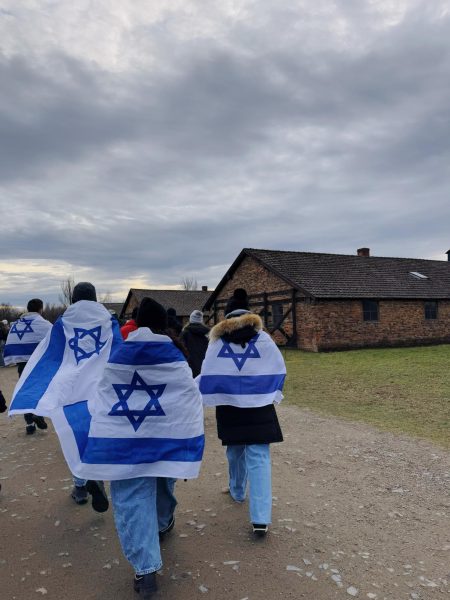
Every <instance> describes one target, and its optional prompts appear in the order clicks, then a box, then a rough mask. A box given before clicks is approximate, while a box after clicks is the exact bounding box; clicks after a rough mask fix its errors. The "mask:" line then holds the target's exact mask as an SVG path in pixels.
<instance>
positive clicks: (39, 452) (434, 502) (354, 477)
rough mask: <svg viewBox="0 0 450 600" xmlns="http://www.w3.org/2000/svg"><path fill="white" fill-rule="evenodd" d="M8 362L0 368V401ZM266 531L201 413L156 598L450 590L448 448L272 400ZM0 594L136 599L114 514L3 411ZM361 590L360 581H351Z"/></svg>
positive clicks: (43, 439) (388, 595) (322, 599)
mask: <svg viewBox="0 0 450 600" xmlns="http://www.w3.org/2000/svg"><path fill="white" fill-rule="evenodd" d="M15 377H16V372H15V370H14V369H12V368H9V369H0V388H1V389H2V390H3V392H4V393H5V396H6V397H7V400H8V402H9V398H10V395H11V392H12V388H13V385H14V383H15ZM279 415H280V420H281V422H282V427H283V431H284V434H285V442H284V443H283V444H278V445H275V446H273V454H272V456H273V472H274V478H273V479H274V485H273V494H274V515H273V526H272V528H271V532H270V534H269V536H268V537H267V539H265V540H254V539H253V537H252V534H250V532H249V525H248V516H247V506H246V504H244V505H236V504H234V503H233V502H232V501H231V500H230V499H229V497H228V496H226V495H225V494H222V493H221V489H222V488H223V487H224V486H225V485H226V484H227V476H226V462H225V458H224V452H223V449H222V447H221V446H220V445H219V443H218V441H217V439H216V436H215V423H214V415H213V412H211V411H208V413H207V416H206V428H207V449H206V456H205V460H204V464H203V468H202V473H201V477H200V478H199V479H198V480H197V481H190V482H187V483H185V482H179V483H178V484H177V494H178V499H179V507H178V511H177V522H176V527H175V529H174V531H173V532H172V534H171V535H170V536H169V537H168V539H167V541H165V542H164V543H163V560H164V568H163V570H162V572H161V577H160V578H159V583H160V592H159V594H158V597H159V598H167V599H169V598H170V599H171V600H181V599H183V600H186V599H188V598H204V599H205V600H208V598H209V599H214V600H219V599H220V600H222V599H227V600H245V599H248V600H259V599H263V598H264V599H268V600H272V599H276V598H284V599H285V598H308V599H311V600H327V599H334V598H351V597H354V596H355V594H357V596H356V597H358V598H372V599H375V598H376V599H386V600H387V599H389V600H401V599H405V600H406V599H428V598H430V599H433V598H450V518H449V517H450V494H449V491H450V453H449V452H446V451H444V450H442V449H440V448H437V447H435V446H433V445H431V444H428V443H426V442H421V441H416V440H412V439H410V438H406V437H397V436H394V435H391V434H389V433H383V432H379V431H377V430H375V429H373V428H371V427H368V426H365V425H361V424H359V423H357V424H355V423H347V422H343V421H340V420H337V419H333V418H323V417H321V416H318V415H316V414H314V413H311V412H308V411H303V410H299V409H297V408H295V407H289V406H281V408H280V409H279ZM0 482H1V483H2V487H3V489H2V492H1V493H0V527H1V533H0V540H1V541H0V597H1V599H2V600H11V599H17V600H29V599H33V598H39V597H41V596H45V597H46V598H47V599H48V600H62V599H68V600H94V599H95V600H106V599H108V600H111V599H113V600H122V599H123V600H128V599H130V600H131V599H133V598H134V600H137V598H138V596H135V595H134V593H133V592H132V590H131V579H132V576H133V574H132V569H131V567H130V566H129V565H128V563H127V561H126V560H125V559H124V558H123V556H122V553H121V550H120V548H119V545H118V541H117V536H116V533H115V530H114V525H113V521H112V513H111V512H108V513H106V514H105V515H98V514H96V513H94V512H93V511H92V510H91V508H90V506H82V507H77V506H76V505H75V504H74V503H73V501H72V500H71V499H70V496H69V494H70V489H71V480H70V475H69V474H68V472H67V469H66V466H65V463H64V460H63V458H62V455H61V452H60V449H59V444H58V441H57V438H56V436H55V434H54V432H53V430H52V428H51V427H50V428H49V430H48V431H47V432H40V431H39V432H37V433H36V434H35V435H34V436H28V437H26V436H25V427H24V423H23V420H22V419H21V418H17V417H16V418H14V419H13V420H8V419H7V418H6V416H5V415H0ZM356 590H357V591H356Z"/></svg>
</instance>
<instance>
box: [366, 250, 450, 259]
mask: <svg viewBox="0 0 450 600" xmlns="http://www.w3.org/2000/svg"><path fill="white" fill-rule="evenodd" d="M356 252H357V253H358V256H370V248H358V250H357V251H356ZM449 252H450V250H449ZM449 260H450V259H449Z"/></svg>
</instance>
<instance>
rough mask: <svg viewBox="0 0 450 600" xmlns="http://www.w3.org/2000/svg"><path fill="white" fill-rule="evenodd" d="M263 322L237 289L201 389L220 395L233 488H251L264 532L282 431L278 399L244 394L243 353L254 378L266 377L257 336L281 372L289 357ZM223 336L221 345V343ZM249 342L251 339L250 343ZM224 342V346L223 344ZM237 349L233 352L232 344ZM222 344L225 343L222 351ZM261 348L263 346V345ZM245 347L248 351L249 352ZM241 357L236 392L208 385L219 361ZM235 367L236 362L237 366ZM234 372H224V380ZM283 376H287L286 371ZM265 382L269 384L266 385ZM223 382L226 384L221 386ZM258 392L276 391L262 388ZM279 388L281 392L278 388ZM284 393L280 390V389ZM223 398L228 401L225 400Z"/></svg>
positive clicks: (216, 330) (237, 495)
mask: <svg viewBox="0 0 450 600" xmlns="http://www.w3.org/2000/svg"><path fill="white" fill-rule="evenodd" d="M262 330H263V324H262V321H261V318H260V317H259V316H258V315H255V314H252V313H251V312H250V311H249V303H248V297H247V293H246V292H245V290H243V289H242V288H238V289H237V290H235V292H234V294H233V296H232V298H231V299H230V300H229V301H228V303H227V306H226V308H225V320H224V321H221V322H220V323H218V324H217V325H215V326H214V327H213V328H212V330H211V332H210V335H209V337H210V347H209V348H208V352H207V356H206V359H205V361H204V362H203V365H202V370H201V374H200V380H199V385H200V391H201V392H202V393H204V394H206V393H210V394H212V395H213V396H215V398H214V400H213V403H209V402H208V401H206V402H205V400H206V396H205V395H204V402H205V403H206V404H207V405H208V404H209V405H210V406H213V405H215V406H216V421H217V433H218V437H219V439H220V440H221V441H222V445H223V446H226V456H227V459H228V470H229V489H228V491H229V493H230V495H231V497H232V498H233V500H235V501H236V502H244V501H245V498H246V494H247V487H248V488H249V512H250V521H251V523H252V527H253V532H254V533H255V534H256V535H258V536H261V537H263V536H265V535H266V533H267V531H268V526H269V524H270V523H271V522H272V473H271V461H270V444H272V443H275V442H282V441H283V435H282V432H281V428H280V424H279V422H278V418H277V414H276V411H275V406H274V404H273V400H269V401H270V404H267V405H265V406H259V405H258V406H245V407H243V406H242V404H243V403H244V405H245V403H246V399H245V394H244V396H243V392H242V387H243V386H244V385H245V382H244V380H245V379H246V377H245V376H243V377H242V378H241V379H240V377H241V376H242V374H243V373H244V372H245V371H244V370H243V371H241V369H242V367H243V364H244V362H245V361H246V359H245V360H244V358H243V357H244V356H247V355H248V356H249V357H250V358H251V359H252V361H251V369H252V371H251V374H252V375H253V376H250V377H248V378H247V379H251V380H255V379H258V377H261V376H262V379H263V380H264V371H261V369H264V368H265V366H264V365H262V366H261V367H259V366H258V365H259V364H260V363H259V362H258V361H255V360H253V357H257V358H260V356H259V352H258V351H257V346H255V344H257V340H258V338H263V340H264V341H263V344H264V345H265V347H266V349H267V348H268V349H269V354H270V356H274V357H275V359H276V364H277V366H278V368H279V369H280V371H284V372H285V366H284V361H283V360H282V357H281V354H280V352H279V350H278V349H277V348H276V346H275V343H274V342H273V340H271V339H270V337H269V336H268V335H267V334H266V333H262ZM219 340H221V342H220V344H219V346H217V342H218V341H219ZM249 342H250V344H249ZM222 344H223V346H222ZM231 345H233V346H234V348H236V350H235V351H233V348H232V346H231ZM218 347H221V350H220V352H218V351H217V350H218ZM260 349H261V347H260ZM246 352H248V354H247V355H246ZM231 359H233V361H236V368H235V370H236V377H231V379H235V383H236V385H235V386H234V387H235V391H234V392H233V390H229V389H228V388H227V389H226V390H224V389H223V386H224V385H228V384H226V383H222V384H221V383H219V384H218V386H219V387H218V388H217V389H214V390H211V389H209V390H208V386H210V385H215V384H212V383H211V384H210V383H208V381H214V380H220V376H219V375H218V373H219V372H220V368H221V367H220V365H219V361H228V365H232V364H233V363H232V362H231ZM232 368H234V367H232ZM227 379H228V380H229V379H230V377H228V378H227V377H226V376H225V377H224V379H223V381H224V382H225V381H226V380H227ZM282 380H283V381H284V377H283V376H282ZM262 385H263V386H264V385H265V384H264V383H263V384H262ZM221 386H222V387H221ZM257 391H258V393H259V392H260V393H262V394H264V392H267V391H269V395H268V396H267V397H271V396H270V392H271V390H266V389H264V388H263V389H258V390H257ZM276 393H278V392H276ZM279 393H280V394H281V390H280V392H279ZM222 400H223V403H221V401H222Z"/></svg>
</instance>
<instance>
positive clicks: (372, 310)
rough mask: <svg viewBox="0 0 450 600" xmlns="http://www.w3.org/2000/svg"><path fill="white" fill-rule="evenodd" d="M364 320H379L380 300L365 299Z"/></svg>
mask: <svg viewBox="0 0 450 600" xmlns="http://www.w3.org/2000/svg"><path fill="white" fill-rule="evenodd" d="M362 305H363V318H364V321H378V318H379V317H378V302H376V300H363V303H362Z"/></svg>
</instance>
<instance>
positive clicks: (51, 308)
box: [42, 303, 66, 323]
mask: <svg viewBox="0 0 450 600" xmlns="http://www.w3.org/2000/svg"><path fill="white" fill-rule="evenodd" d="M65 309H66V307H65V306H62V305H59V306H58V305H57V304H48V303H47V304H46V305H45V306H44V312H43V314H42V316H43V317H44V319H47V321H50V323H54V322H55V321H56V319H57V318H58V317H59V316H61V315H62V314H63V312H64V311H65Z"/></svg>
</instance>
